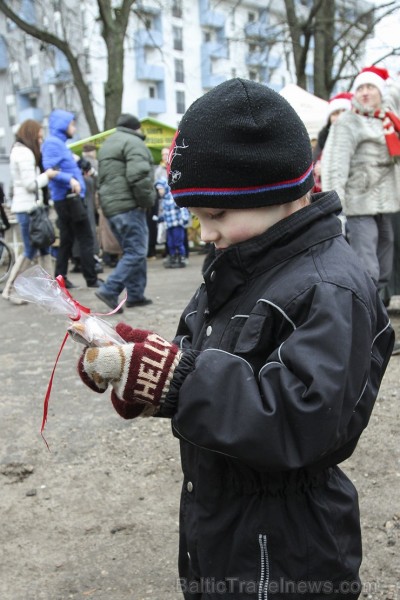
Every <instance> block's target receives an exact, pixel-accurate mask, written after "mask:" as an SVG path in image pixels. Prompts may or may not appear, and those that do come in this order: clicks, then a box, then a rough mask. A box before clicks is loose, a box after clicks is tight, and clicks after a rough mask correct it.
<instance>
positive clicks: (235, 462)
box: [78, 79, 394, 600]
mask: <svg viewBox="0 0 400 600" xmlns="http://www.w3.org/2000/svg"><path fill="white" fill-rule="evenodd" d="M169 167H170V174H169V177H170V184H171V189H172V193H173V194H174V199H175V201H176V203H177V204H178V205H179V206H185V207H190V210H191V212H192V213H193V214H195V215H196V216H197V217H198V218H199V220H200V224H201V230H202V238H203V240H204V241H205V242H209V243H213V244H214V245H215V248H216V256H215V259H214V260H213V262H212V263H211V264H210V266H209V267H208V268H207V270H206V271H205V273H204V283H203V284H202V285H201V286H200V288H199V289H198V290H197V292H196V293H195V295H194V296H193V298H192V300H191V301H190V302H189V304H188V306H187V308H186V310H185V311H184V313H183V315H182V318H181V321H180V324H179V326H178V331H177V335H176V338H175V339H174V341H173V342H172V343H170V342H168V341H166V340H165V339H164V338H162V337H160V336H159V335H156V334H155V333H152V332H150V331H142V330H138V329H132V328H131V327H129V326H128V325H125V324H119V325H118V326H117V330H118V332H119V333H120V335H121V336H122V337H123V338H124V339H125V340H126V344H125V345H123V346H119V347H118V348H117V347H113V346H110V347H107V348H88V349H86V350H85V352H84V353H83V355H82V356H81V358H80V361H79V366H78V369H79V373H80V376H81V378H82V380H83V381H84V382H85V383H86V384H87V385H88V386H89V387H90V388H92V389H93V390H95V391H97V392H104V391H105V390H106V389H107V387H108V385H109V384H111V386H112V393H111V400H112V402H113V405H114V407H115V409H116V410H117V411H118V413H119V414H121V415H122V416H123V417H124V418H127V419H129V418H135V417H138V416H146V417H147V416H159V417H168V418H171V419H172V430H173V433H174V435H175V436H176V437H177V438H178V439H179V440H180V447H181V458H182V469H183V475H184V481H183V488H182V501H181V516H180V548H179V573H180V583H181V587H182V591H183V595H184V597H185V599H186V600H219V599H220V598H221V597H226V598H234V599H235V600H237V599H239V598H241V599H246V600H266V599H267V598H277V599H279V600H284V599H290V600H300V599H301V600H303V599H304V598H307V600H310V599H311V598H315V599H318V600H321V599H322V598H323V599H325V600H326V599H329V600H339V599H343V598H347V599H349V598H351V599H355V598H358V597H359V595H360V580H359V567H360V562H361V539H360V520H359V511H358V502H357V492H356V490H355V488H354V486H353V484H352V483H351V481H350V480H349V479H348V478H347V477H346V475H345V474H344V473H343V471H342V470H341V469H340V468H339V467H338V466H337V465H338V463H341V462H342V461H344V460H345V459H346V458H348V457H349V456H350V455H351V454H352V453H353V451H354V449H355V447H356V445H357V441H358V438H359V437H360V435H361V433H362V431H363V429H364V428H365V427H366V425H367V423H368V420H369V417H370V414H371V411H372V408H373V405H374V402H375V399H376V397H377V394H378V389H379V385H380V382H381V380H382V377H383V374H384V372H385V369H386V366H387V363H388V360H389V357H390V353H391V349H392V346H393V338H394V334H393V330H392V328H391V326H390V323H389V320H388V317H387V314H386V310H385V308H384V306H383V304H382V302H381V300H380V298H379V294H378V291H377V289H376V286H375V284H374V282H373V281H372V279H371V278H370V277H369V276H368V275H367V274H366V272H365V271H364V270H363V269H362V267H361V264H360V262H359V260H358V258H357V257H356V255H355V254H354V252H353V251H352V249H351V248H350V246H349V245H348V244H347V242H346V241H345V239H344V238H343V236H342V233H341V224H340V221H339V219H338V218H337V214H338V213H339V212H340V210H341V205H340V201H339V198H338V196H337V194H336V193H335V192H328V193H324V194H320V195H319V197H318V198H316V199H315V201H314V202H310V197H309V190H311V188H312V187H313V184H314V181H313V176H312V168H313V165H312V157H311V147H310V142H309V138H308V135H307V131H306V129H305V127H304V125H303V123H302V122H301V121H300V119H299V117H298V116H297V114H296V113H295V111H294V110H293V109H292V108H291V107H290V105H289V104H288V103H287V102H286V100H284V99H283V98H282V97H281V96H280V95H279V94H276V93H275V92H273V91H272V90H270V89H269V88H267V87H266V86H263V85H261V84H258V83H255V82H250V81H246V80H242V79H232V80H230V81H227V82H225V83H223V84H221V85H219V86H217V87H216V88H214V89H213V90H211V91H209V92H208V93H207V94H205V95H204V96H202V97H201V98H200V99H199V100H197V101H196V102H195V103H194V104H193V105H192V106H191V107H190V108H189V109H188V111H187V112H186V114H185V115H184V117H183V119H182V121H181V123H180V126H179V132H178V134H177V136H176V138H175V140H174V142H173V145H172V147H171V152H170V165H169Z"/></svg>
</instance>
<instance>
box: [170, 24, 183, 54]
mask: <svg viewBox="0 0 400 600" xmlns="http://www.w3.org/2000/svg"><path fill="white" fill-rule="evenodd" d="M172 36H173V38H174V50H183V29H182V27H173V28H172Z"/></svg>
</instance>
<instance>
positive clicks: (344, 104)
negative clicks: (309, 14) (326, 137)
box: [328, 92, 353, 118]
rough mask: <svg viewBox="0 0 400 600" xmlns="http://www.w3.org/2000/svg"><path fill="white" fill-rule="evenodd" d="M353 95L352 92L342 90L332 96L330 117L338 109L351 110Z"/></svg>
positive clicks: (329, 105) (329, 109) (329, 107)
mask: <svg viewBox="0 0 400 600" xmlns="http://www.w3.org/2000/svg"><path fill="white" fill-rule="evenodd" d="M352 97H353V94H352V93H351V92H341V93H340V94H336V96H332V98H330V100H329V104H328V118H329V117H330V116H331V114H332V113H334V112H336V111H337V110H350V108H351V99H352Z"/></svg>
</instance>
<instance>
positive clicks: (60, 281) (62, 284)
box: [40, 275, 126, 451]
mask: <svg viewBox="0 0 400 600" xmlns="http://www.w3.org/2000/svg"><path fill="white" fill-rule="evenodd" d="M56 281H57V283H58V285H59V286H60V288H61V289H62V291H63V293H64V294H65V295H66V296H67V297H68V298H69V299H70V300H71V302H72V303H73V304H74V306H75V308H76V309H77V315H76V316H75V315H74V316H72V315H69V318H70V319H71V320H72V321H79V319H80V318H81V316H82V313H86V314H90V312H91V310H90V308H88V307H87V306H83V304H80V303H79V302H78V301H77V300H75V298H73V297H72V295H71V294H70V292H69V291H68V290H67V288H66V286H65V280H64V277H63V276H62V275H58V276H57V277H56ZM124 302H126V297H125V298H124V299H123V300H122V301H121V302H120V304H119V305H118V306H117V308H115V309H114V310H112V311H111V312H109V313H92V314H93V315H98V316H103V317H107V316H109V315H113V314H114V313H115V312H117V311H118V310H119V308H120V307H121V306H122V305H123V304H124ZM68 337H69V333H68V331H67V333H66V334H65V336H64V339H63V341H62V342H61V346H60V349H59V351H58V354H57V358H56V360H55V363H54V366H53V370H52V373H51V376H50V379H49V383H48V385H47V391H46V395H45V397H44V404H43V418H42V427H41V429H40V435H41V436H42V438H43V440H44V443H45V444H46V446H47V449H48V450H49V451H50V447H49V445H48V443H47V440H46V438H45V437H44V435H43V430H44V427H45V425H46V422H47V414H48V411H49V400H50V394H51V390H52V387H53V380H54V374H55V371H56V367H57V364H58V361H59V358H60V356H61V352H62V351H63V349H64V346H65V343H66V341H67V339H68Z"/></svg>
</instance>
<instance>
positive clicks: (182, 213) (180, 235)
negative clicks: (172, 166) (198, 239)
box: [154, 177, 190, 269]
mask: <svg viewBox="0 0 400 600" xmlns="http://www.w3.org/2000/svg"><path fill="white" fill-rule="evenodd" d="M154 185H155V188H156V190H157V194H158V196H159V198H160V199H161V207H162V211H161V215H162V216H161V218H162V219H163V220H164V222H165V225H166V228H167V249H168V257H167V258H166V260H165V262H164V267H165V268H166V269H179V268H182V267H186V260H185V255H186V248H185V227H187V225H188V223H189V217H190V214H189V211H188V209H187V208H185V207H182V208H180V207H179V206H178V205H177V204H176V203H175V200H174V199H173V197H172V194H171V188H170V187H169V185H168V183H167V180H166V179H164V178H163V177H162V178H161V179H157V181H156V183H155V184H154ZM161 218H159V221H160V220H161Z"/></svg>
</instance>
